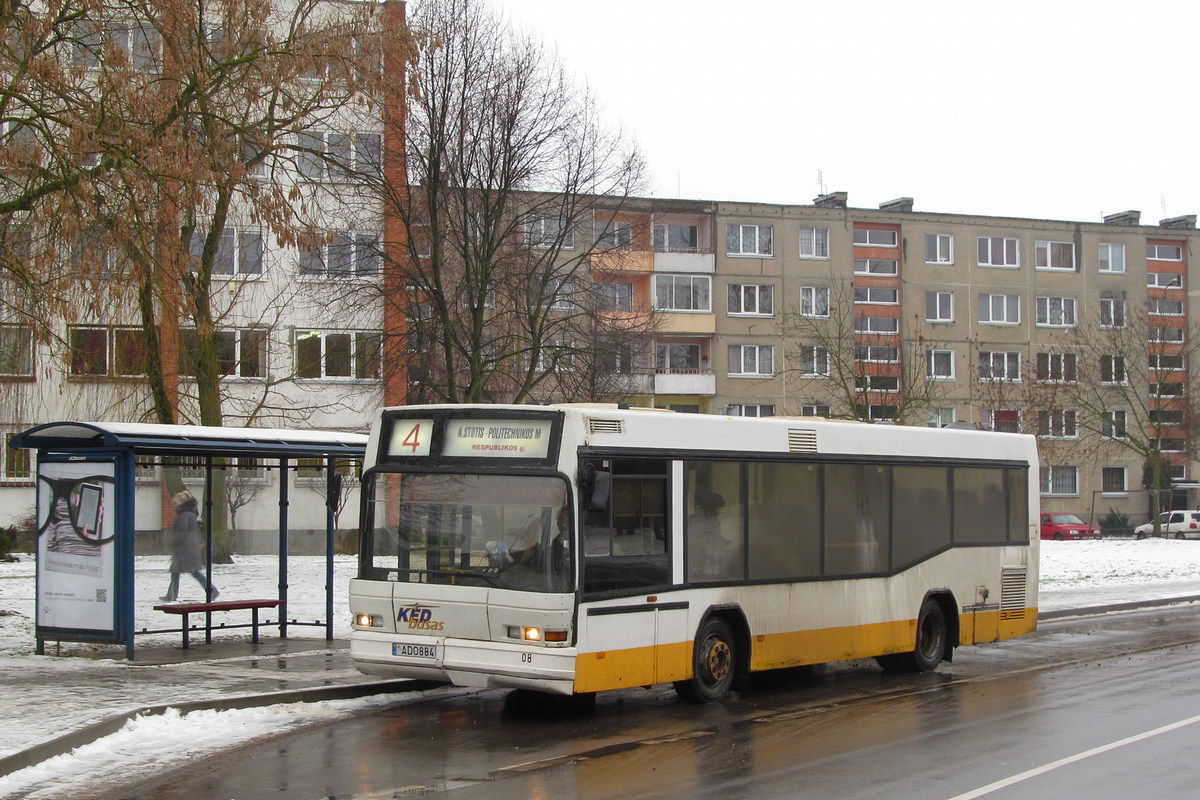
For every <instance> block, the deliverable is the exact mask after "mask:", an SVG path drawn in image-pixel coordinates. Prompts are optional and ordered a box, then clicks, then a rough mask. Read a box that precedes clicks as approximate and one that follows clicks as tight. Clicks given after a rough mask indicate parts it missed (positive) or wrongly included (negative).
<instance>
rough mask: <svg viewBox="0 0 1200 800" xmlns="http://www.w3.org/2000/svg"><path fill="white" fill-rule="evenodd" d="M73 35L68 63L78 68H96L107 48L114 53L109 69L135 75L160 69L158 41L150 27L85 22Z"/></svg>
mask: <svg viewBox="0 0 1200 800" xmlns="http://www.w3.org/2000/svg"><path fill="white" fill-rule="evenodd" d="M74 34H75V36H74V40H73V41H72V49H71V60H72V61H73V62H74V63H75V64H76V65H78V66H81V67H86V68H87V69H100V67H101V66H102V65H104V64H105V60H104V56H105V49H106V48H108V49H111V51H112V52H114V53H115V54H117V58H116V59H115V60H114V61H113V62H110V64H109V66H111V67H120V66H128V67H130V68H131V69H134V70H136V71H138V72H158V71H159V70H160V64H161V61H162V60H161V52H162V41H161V38H160V37H159V34H158V31H157V30H156V29H155V28H154V27H153V26H151V25H148V24H138V23H122V22H107V23H106V22H100V21H97V20H88V21H86V22H81V23H79V27H78V28H77V29H76V31H75V32H74Z"/></svg>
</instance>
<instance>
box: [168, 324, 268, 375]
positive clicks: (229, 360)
mask: <svg viewBox="0 0 1200 800" xmlns="http://www.w3.org/2000/svg"><path fill="white" fill-rule="evenodd" d="M214 337H215V339H216V347H217V374H218V375H220V376H221V377H225V378H235V377H236V378H265V377H267V332H266V331H265V330H264V329H262V328H247V329H244V330H240V331H238V330H225V331H216V332H215V333H214ZM199 348H200V343H199V341H198V339H197V334H196V329H195V328H184V329H182V330H180V332H179V374H180V375H183V376H185V377H192V378H194V377H196V357H195V354H196V353H197V352H198V351H199Z"/></svg>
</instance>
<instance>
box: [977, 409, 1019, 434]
mask: <svg viewBox="0 0 1200 800" xmlns="http://www.w3.org/2000/svg"><path fill="white" fill-rule="evenodd" d="M997 414H1004V415H1005V416H1010V415H1011V416H1012V417H1013V420H1012V423H1013V424H1012V426H1011V427H1007V425H1008V420H1005V425H1006V427H1004V428H998V427H996V415H997ZM979 427H981V428H983V429H984V430H986V431H1000V432H1002V433H1020V432H1021V412H1020V410H1019V409H1015V408H982V409H980V410H979Z"/></svg>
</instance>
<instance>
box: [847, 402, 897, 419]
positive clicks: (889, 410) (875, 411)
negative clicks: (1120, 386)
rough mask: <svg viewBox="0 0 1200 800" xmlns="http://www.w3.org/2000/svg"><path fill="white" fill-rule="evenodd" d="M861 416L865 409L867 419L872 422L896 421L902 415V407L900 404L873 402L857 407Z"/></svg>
mask: <svg viewBox="0 0 1200 800" xmlns="http://www.w3.org/2000/svg"><path fill="white" fill-rule="evenodd" d="M856 410H857V411H858V412H859V414H860V416H861V415H862V412H863V411H864V410H865V411H866V412H867V413H866V417H867V419H869V420H871V422H895V421H896V419H897V418H898V417H899V416H900V408H899V407H898V406H894V405H890V404H887V403H872V404H871V405H869V406H867V407H866V408H865V409H863V408H862V407H861V406H859V407H858V409H856Z"/></svg>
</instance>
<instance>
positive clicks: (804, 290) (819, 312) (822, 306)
mask: <svg viewBox="0 0 1200 800" xmlns="http://www.w3.org/2000/svg"><path fill="white" fill-rule="evenodd" d="M800 316H802V317H821V318H828V317H829V287H828V286H801V287H800Z"/></svg>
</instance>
